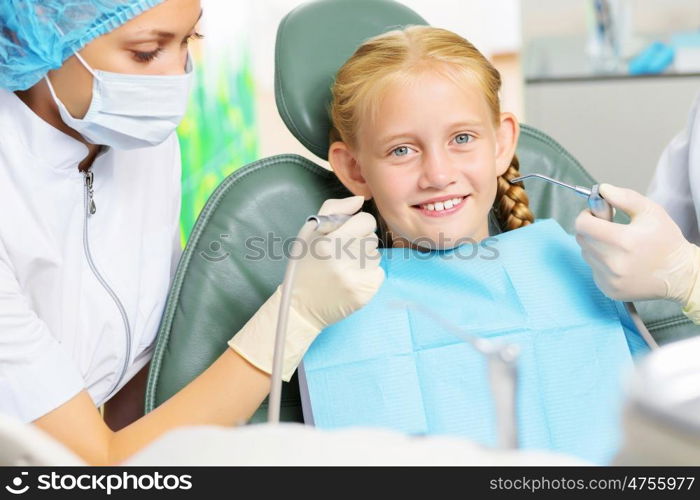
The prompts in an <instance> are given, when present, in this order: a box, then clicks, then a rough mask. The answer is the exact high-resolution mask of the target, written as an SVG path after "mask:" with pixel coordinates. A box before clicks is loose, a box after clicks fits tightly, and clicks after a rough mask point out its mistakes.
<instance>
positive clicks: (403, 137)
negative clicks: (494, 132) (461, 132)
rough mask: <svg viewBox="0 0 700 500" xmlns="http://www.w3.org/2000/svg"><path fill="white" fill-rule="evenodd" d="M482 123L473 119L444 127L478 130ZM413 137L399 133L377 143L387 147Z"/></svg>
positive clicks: (406, 133) (380, 139)
mask: <svg viewBox="0 0 700 500" xmlns="http://www.w3.org/2000/svg"><path fill="white" fill-rule="evenodd" d="M483 123H484V122H483V121H482V120H479V119H474V120H466V121H459V122H454V123H451V124H449V125H447V126H446V127H445V129H446V130H450V131H452V130H458V129H463V128H478V127H481V126H483ZM414 137H415V136H414V135H413V134H410V133H408V132H401V133H398V134H393V135H390V136H387V137H381V136H380V138H379V142H380V144H382V145H385V144H386V145H388V144H390V143H392V142H397V141H401V140H406V139H413V138H414Z"/></svg>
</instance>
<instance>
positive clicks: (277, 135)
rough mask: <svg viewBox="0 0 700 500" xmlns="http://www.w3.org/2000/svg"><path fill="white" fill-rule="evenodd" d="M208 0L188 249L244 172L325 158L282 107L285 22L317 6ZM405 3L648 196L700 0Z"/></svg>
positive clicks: (528, 118)
mask: <svg viewBox="0 0 700 500" xmlns="http://www.w3.org/2000/svg"><path fill="white" fill-rule="evenodd" d="M348 1H352V0H348ZM378 1H380V0H378ZM202 3H203V6H204V12H205V13H204V17H203V19H202V21H201V24H200V32H202V33H203V34H204V35H205V38H204V39H203V40H201V41H199V42H197V43H196V44H194V49H193V52H194V57H195V60H196V62H197V66H196V88H195V90H194V92H193V95H192V102H191V104H190V108H189V112H188V115H187V117H186V119H185V121H184V122H183V123H182V125H181V126H180V128H179V129H178V134H179V136H180V143H181V145H182V152H183V199H182V202H183V203H182V220H181V223H182V240H183V243H184V241H186V238H187V237H188V235H189V233H190V231H191V229H192V226H193V225H194V222H195V220H196V218H197V215H198V214H199V211H200V210H201V208H202V207H203V206H204V203H205V202H206V200H207V198H208V196H209V195H210V194H211V192H212V191H213V190H214V188H215V187H216V186H217V185H218V184H219V183H220V182H221V181H222V180H223V179H224V178H225V177H226V176H227V175H229V174H230V173H231V172H233V171H234V170H236V169H237V168H239V167H242V166H244V165H246V164H248V163H250V162H252V161H255V160H257V159H259V158H264V157H267V156H271V155H275V154H283V153H297V154H301V155H303V156H306V157H309V158H311V159H313V160H315V161H317V162H319V163H321V164H323V162H321V161H320V160H319V159H318V158H314V157H313V155H312V154H311V153H309V152H308V151H306V150H305V149H304V148H303V147H302V146H301V144H299V143H298V142H297V141H296V139H294V138H293V137H292V135H291V134H290V133H289V132H288V131H287V129H286V127H285V126H284V124H283V123H282V120H281V118H280V117H279V115H278V114H277V110H276V107H275V98H274V44H275V35H276V30H277V26H278V24H279V22H280V21H281V19H282V18H283V17H284V15H286V14H287V13H288V12H289V11H290V10H292V9H294V8H295V7H296V6H297V5H300V4H301V3H304V2H302V1H300V0H236V1H224V0H203V1H202ZM402 3H404V4H405V5H407V6H409V7H411V8H412V9H414V10H415V11H416V12H418V13H419V14H420V15H421V16H422V17H423V18H424V19H426V20H427V21H428V22H429V23H430V24H431V25H433V26H438V27H442V28H447V29H450V30H452V31H454V32H456V33H459V34H460V35H462V36H463V37H465V38H467V39H468V40H470V41H471V42H472V43H474V44H475V45H476V46H477V48H479V50H481V52H483V53H484V54H485V55H486V56H487V57H489V58H490V59H491V60H492V62H493V63H494V64H495V66H496V67H497V68H498V69H499V71H500V72H501V75H502V77H503V82H504V83H503V91H502V97H501V99H502V103H503V109H504V110H505V111H512V112H514V113H515V114H516V115H517V116H518V118H519V119H520V121H521V122H523V123H527V124H530V125H533V126H535V127H538V128H540V129H541V130H543V131H544V132H546V133H548V134H549V135H551V136H552V137H553V138H554V139H556V140H557V141H559V142H560V143H561V144H562V145H563V146H564V147H565V148H567V149H568V150H569V151H570V152H571V153H572V154H573V155H574V156H575V157H576V158H577V159H578V160H579V161H580V162H581V163H582V164H583V165H584V166H585V168H586V169H587V170H588V171H589V172H590V173H591V174H592V175H593V176H594V177H595V178H596V179H597V180H598V181H601V182H610V183H614V184H618V185H621V186H626V187H631V188H633V189H636V190H638V191H642V192H644V191H646V189H647V186H648V184H649V181H650V180H651V176H652V173H653V170H654V168H655V166H656V163H657V161H658V158H659V155H660V154H661V152H662V150H663V148H664V146H665V145H666V144H667V143H668V142H669V141H670V140H671V139H672V137H673V136H674V135H676V134H677V133H678V132H679V131H680V130H681V129H682V128H683V127H684V125H685V122H686V119H687V116H688V112H689V110H690V106H691V103H692V101H693V98H694V96H695V95H696V94H697V93H698V92H700V0H403V1H402Z"/></svg>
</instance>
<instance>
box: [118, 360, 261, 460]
mask: <svg viewBox="0 0 700 500" xmlns="http://www.w3.org/2000/svg"><path fill="white" fill-rule="evenodd" d="M269 390H270V376H269V375H268V374H266V373H264V372H262V371H260V370H258V369H257V368H255V367H254V366H253V365H251V364H250V363H248V362H247V361H246V360H244V359H243V358H242V357H240V356H239V355H238V354H236V353H235V352H234V351H233V350H232V349H226V351H225V352H224V353H223V354H222V355H221V356H220V357H219V358H218V359H217V360H216V361H215V362H214V363H213V364H212V365H211V366H210V367H209V368H208V369H207V370H206V371H204V372H203V373H202V374H201V375H199V376H198V377H197V378H196V379H194V380H193V381H192V382H190V383H189V384H188V385H187V386H186V387H185V388H184V389H182V390H181V391H180V392H178V393H177V394H175V395H173V396H172V397H171V398H170V399H168V400H167V401H166V402H165V403H163V404H162V405H161V406H159V407H158V408H156V409H155V410H153V411H152V412H151V413H148V414H147V415H145V416H144V417H142V418H141V419H139V420H137V421H136V422H134V423H133V424H131V425H129V426H127V427H125V428H124V429H122V430H120V431H118V432H115V433H113V435H112V439H111V441H110V444H109V459H108V461H109V463H119V462H122V461H123V460H125V459H126V458H128V457H129V456H131V455H133V454H134V453H136V452H137V451H139V450H140V449H142V448H144V447H145V446H146V445H148V444H149V443H151V442H153V441H154V440H155V439H157V438H158V437H159V436H161V435H162V434H164V433H166V432H167V431H169V430H172V429H175V428H178V427H182V426H188V425H224V426H230V425H234V424H239V423H244V422H245V421H246V420H248V419H249V418H250V417H251V416H252V414H253V413H254V412H255V410H256V409H257V408H258V407H259V406H260V403H262V401H263V400H264V399H265V397H266V396H267V394H268V392H269Z"/></svg>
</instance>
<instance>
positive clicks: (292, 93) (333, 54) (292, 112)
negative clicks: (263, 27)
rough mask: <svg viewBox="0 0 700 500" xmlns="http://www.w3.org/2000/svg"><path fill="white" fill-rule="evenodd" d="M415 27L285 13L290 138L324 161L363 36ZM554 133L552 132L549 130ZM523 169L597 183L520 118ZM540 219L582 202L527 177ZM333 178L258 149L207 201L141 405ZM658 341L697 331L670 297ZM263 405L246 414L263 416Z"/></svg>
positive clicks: (226, 335) (235, 319) (149, 406)
mask: <svg viewBox="0 0 700 500" xmlns="http://www.w3.org/2000/svg"><path fill="white" fill-rule="evenodd" d="M411 24H427V23H426V22H425V21H424V20H423V19H421V18H420V17H419V16H418V15H417V14H416V13H414V12H413V11H411V10H409V9H408V8H406V7H404V6H403V5H401V4H398V3H395V2H393V1H390V0H321V1H317V2H312V3H308V4H305V5H302V6H300V7H298V8H297V9H295V10H294V11H292V12H290V13H289V14H288V15H287V16H286V17H285V19H284V20H283V21H282V23H281V24H280V26H279V30H278V33H277V43H276V52H275V64H276V68H275V80H276V81H275V92H276V99H277V107H278V110H279V113H280V115H281V116H282V118H283V120H284V122H285V124H286V125H287V127H288V128H289V130H290V131H291V132H292V133H293V134H294V135H295V136H296V138H297V139H298V140H299V141H300V142H301V143H302V144H303V145H304V146H306V147H307V148H308V149H309V150H310V151H311V152H312V153H314V154H315V155H317V156H319V157H321V158H326V153H327V148H328V128H329V119H328V116H327V105H328V102H329V101H330V85H331V83H332V80H333V77H334V75H335V73H336V71H337V69H338V68H339V67H340V66H341V65H342V64H343V62H344V61H345V60H346V59H347V58H348V57H349V56H350V55H351V54H352V53H353V52H354V50H355V48H356V47H357V46H358V45H359V44H360V43H361V42H362V41H363V40H365V39H367V38H369V37H371V36H374V35H377V34H380V33H382V32H385V31H388V30H390V29H394V28H397V27H402V26H405V25H411ZM550 132H553V133H556V131H550ZM517 154H518V157H519V159H520V165H521V171H522V172H523V174H526V173H532V172H538V173H542V174H545V175H549V176H552V177H554V178H557V179H561V180H562V181H565V182H568V183H571V184H579V185H583V186H591V185H593V184H595V182H596V181H595V180H594V179H593V178H592V177H591V176H590V175H589V174H588V173H587V172H586V171H585V170H584V169H583V167H582V166H581V165H580V164H579V163H578V162H577V161H576V159H574V158H573V157H572V156H571V155H570V154H569V153H568V152H567V151H565V150H564V149H563V148H562V147H561V146H560V145H559V144H557V143H556V142H555V141H554V140H553V139H552V138H550V137H549V136H548V135H546V134H545V133H543V132H541V131H538V130H536V129H534V128H531V127H528V126H526V125H523V126H522V130H521V136H520V141H519V144H518V150H517ZM525 185H526V188H527V192H528V194H529V197H530V206H531V208H532V210H533V212H534V214H535V216H536V217H537V218H538V219H541V218H554V219H556V220H557V221H559V223H560V224H561V225H562V226H563V227H564V228H565V229H566V230H567V231H569V232H572V229H573V224H574V220H575V219H576V216H577V215H578V213H579V212H580V211H581V210H582V209H584V208H585V200H583V199H581V198H578V197H576V196H575V195H573V194H572V193H571V192H569V191H568V190H562V189H559V188H556V187H554V186H552V185H550V184H547V183H543V182H542V183H540V182H537V181H535V182H532V183H530V182H529V181H525ZM350 195H351V193H349V192H348V191H347V190H346V189H345V187H344V186H343V185H342V184H340V182H339V181H338V180H337V179H336V177H335V175H334V174H333V173H332V172H330V171H328V170H326V169H324V168H322V167H321V166H318V165H316V164H314V163H313V162H311V161H309V160H307V159H305V158H302V157H300V156H296V155H281V156H275V157H271V158H264V159H262V160H259V161H256V162H254V163H252V164H250V165H247V166H246V167H244V168H241V169H240V170H238V171H236V172H234V173H233V174H232V175H230V176H229V177H228V178H227V179H225V180H224V181H223V182H222V183H221V185H220V186H219V187H218V188H217V189H216V191H215V192H214V193H213V194H212V196H211V198H210V199H209V200H208V202H207V204H206V206H205V207H204V209H203V210H202V212H201V214H200V216H199V219H198V220H197V223H196V225H195V227H194V229H193V231H192V234H191V236H190V240H189V241H188V243H187V246H186V248H185V251H184V253H183V255H182V258H181V260H180V263H179V266H178V269H177V273H176V275H175V279H174V281H173V284H172V287H171V289H170V293H169V296H168V300H167V304H166V308H165V311H164V313H163V318H162V320H161V325H160V329H159V332H158V337H157V345H156V349H155V354H154V356H153V360H152V362H151V366H150V373H149V380H148V387H147V392H146V411H147V412H148V411H151V410H153V409H154V408H155V407H157V406H158V405H160V404H162V403H163V402H165V401H166V400H167V399H168V398H169V397H170V396H172V395H173V394H175V393H176V392H178V391H179V390H180V389H182V388H183V387H184V386H185V385H187V384H188V383H189V382H190V381H191V380H192V379H194V378H195V377H196V376H197V375H199V374H200V373H201V372H203V371H204V370H205V369H206V368H207V367H208V366H209V365H210V364H211V363H212V362H213V361H214V360H215V359H216V358H217V357H218V356H219V355H220V354H221V353H222V352H223V351H224V350H225V349H226V348H227V341H228V340H229V339H230V338H231V336H232V335H233V334H234V333H236V332H237V331H238V330H239V329H240V328H241V327H242V326H243V325H244V324H245V323H246V322H247V321H248V319H249V318H250V317H251V316H252V315H253V314H254V313H255V312H256V311H257V309H258V308H259V307H260V306H261V305H262V304H263V302H265V300H266V299H267V298H268V297H269V296H270V295H271V294H272V292H273V291H274V290H275V288H276V287H277V285H279V284H280V282H281V281H282V277H283V274H284V268H285V265H286V257H285V255H286V252H288V251H289V243H290V240H291V239H292V238H294V237H295V236H296V234H297V232H298V230H299V229H300V227H301V226H302V224H303V222H304V220H305V219H306V217H307V216H308V215H310V214H314V213H316V211H317V210H318V208H319V207H320V206H321V204H322V202H323V201H324V200H325V199H327V198H343V197H346V196H350ZM637 307H638V309H639V312H640V314H641V316H642V318H643V319H644V321H645V323H646V325H647V327H648V328H649V330H650V331H651V333H652V335H654V337H655V338H656V340H657V342H659V343H660V344H664V343H667V342H670V341H673V340H678V339H681V338H685V337H690V336H693V335H697V334H698V333H700V330H699V328H700V327H696V326H695V325H693V324H692V323H691V322H690V321H688V320H687V319H686V318H685V316H684V315H683V314H682V312H681V310H680V308H679V307H678V306H677V305H675V304H674V303H671V302H663V301H653V302H646V303H638V304H637ZM266 415H267V404H266V403H263V405H262V406H261V407H260V409H259V410H258V411H257V413H256V414H255V415H254V416H253V418H252V419H251V422H262V421H264V420H265V419H266ZM281 419H282V420H284V421H302V414H301V404H300V399H299V388H298V383H297V379H296V375H295V376H294V377H293V378H292V380H291V381H290V383H288V384H285V385H284V388H283V393H282V410H281Z"/></svg>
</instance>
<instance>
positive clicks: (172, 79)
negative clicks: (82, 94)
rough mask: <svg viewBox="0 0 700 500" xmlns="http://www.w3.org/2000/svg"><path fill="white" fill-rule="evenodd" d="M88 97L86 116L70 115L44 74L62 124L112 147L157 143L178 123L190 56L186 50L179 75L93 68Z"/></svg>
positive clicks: (186, 93)
mask: <svg viewBox="0 0 700 500" xmlns="http://www.w3.org/2000/svg"><path fill="white" fill-rule="evenodd" d="M75 56H76V57H77V58H78V60H79V61H80V62H81V63H82V65H83V66H85V68H86V69H87V70H88V71H89V72H90V73H92V76H93V77H94V78H93V84H92V101H91V102H90V107H89V108H88V111H87V113H86V114H85V117H84V118H82V119H78V118H74V117H73V116H71V114H70V113H69V112H68V110H67V109H66V107H65V106H64V105H63V103H62V102H61V101H60V100H59V99H58V97H57V96H56V92H55V91H54V88H53V85H51V81H50V80H49V77H48V75H47V76H46V77H45V78H46V82H47V83H48V85H49V90H50V91H51V95H52V96H53V100H54V101H55V102H56V104H57V105H58V111H59V113H61V118H63V121H64V122H65V124H66V125H68V126H69V127H70V128H72V129H74V130H76V131H77V132H79V133H80V134H81V135H82V136H83V137H85V139H87V140H88V141H89V142H91V143H93V144H100V145H105V146H111V147H113V148H116V149H136V148H143V147H148V146H156V145H158V144H160V143H162V142H163V141H164V140H165V139H167V138H168V136H169V135H170V134H171V133H172V132H173V131H174V130H175V128H177V126H178V124H179V123H180V121H181V120H182V117H183V116H184V114H185V111H186V109H187V101H188V97H189V92H190V85H191V82H192V58H191V57H190V55H189V54H188V56H187V64H186V67H185V73H184V74H182V75H127V74H122V73H110V72H107V71H96V70H93V69H92V68H91V67H90V66H89V65H88V64H87V63H86V62H85V60H84V59H83V58H82V57H81V56H80V54H78V53H77V52H76V53H75Z"/></svg>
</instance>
